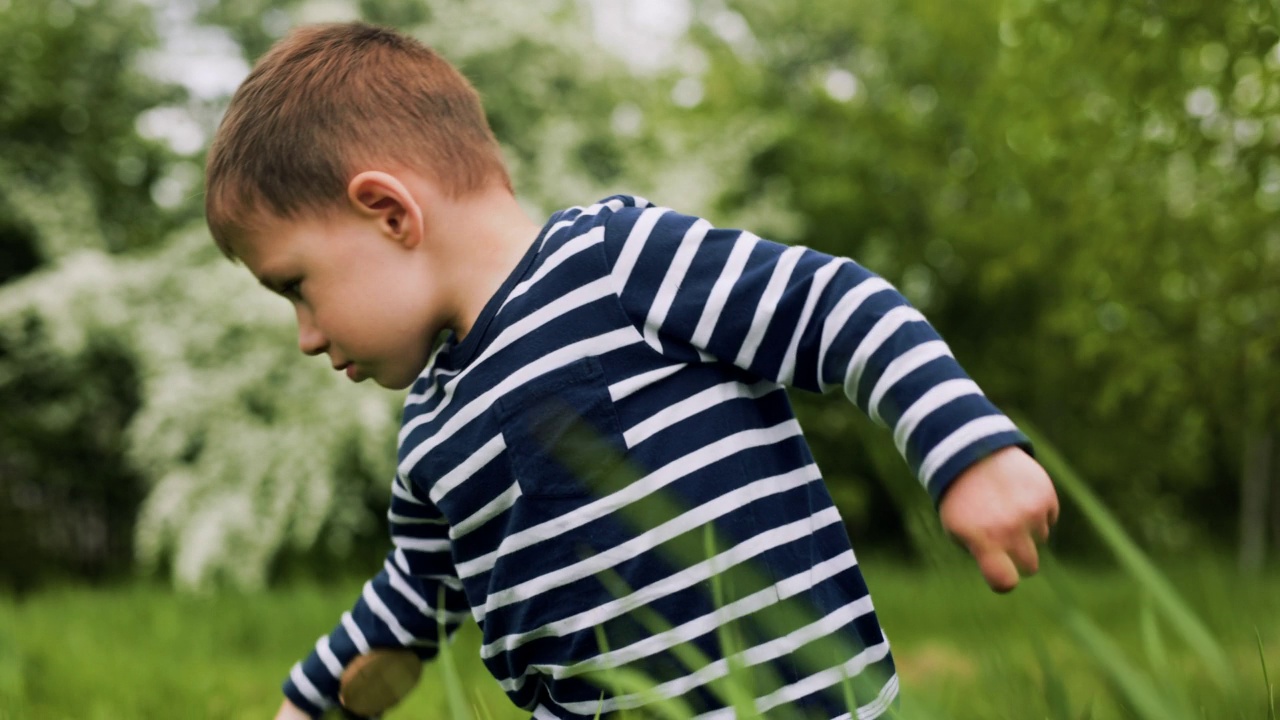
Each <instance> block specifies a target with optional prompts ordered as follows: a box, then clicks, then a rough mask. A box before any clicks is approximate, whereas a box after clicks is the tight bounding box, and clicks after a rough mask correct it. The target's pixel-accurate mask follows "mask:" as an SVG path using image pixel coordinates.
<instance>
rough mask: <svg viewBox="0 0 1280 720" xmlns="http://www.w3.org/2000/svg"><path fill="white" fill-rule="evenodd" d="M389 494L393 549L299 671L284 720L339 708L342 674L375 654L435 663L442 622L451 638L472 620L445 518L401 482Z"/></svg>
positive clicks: (288, 687)
mask: <svg viewBox="0 0 1280 720" xmlns="http://www.w3.org/2000/svg"><path fill="white" fill-rule="evenodd" d="M391 489H392V493H391V506H390V509H389V510H388V512H387V522H388V526H389V528H390V531H391V540H392V544H394V545H395V549H394V550H392V551H391V552H390V553H389V554H388V555H387V559H386V562H384V563H383V567H382V571H381V572H379V573H378V574H377V575H376V576H375V577H374V578H373V579H372V580H370V581H369V582H367V583H365V585H364V589H363V591H362V592H361V595H360V598H359V600H357V602H356V603H355V605H354V606H353V607H352V609H351V611H350V612H346V613H343V615H342V620H341V622H339V623H338V625H337V627H336V628H334V630H333V632H332V633H330V634H329V635H327V636H324V637H322V638H320V639H319V640H318V641H316V645H315V649H314V650H313V651H312V652H311V654H310V655H309V656H308V657H307V658H306V659H305V660H302V661H301V662H299V663H297V664H295V665H294V666H293V669H292V671H291V672H290V673H289V677H288V679H287V680H286V681H285V683H284V688H283V689H284V694H285V698H286V701H285V704H284V705H282V706H281V708H280V710H279V713H278V714H277V716H276V717H277V718H279V719H280V720H285V719H286V718H288V719H293V718H298V717H312V718H314V717H319V716H320V715H321V714H322V713H323V712H324V711H325V710H327V709H329V708H330V707H333V706H334V705H336V704H337V703H338V696H339V692H340V689H341V682H342V677H343V673H344V671H345V670H346V669H347V668H348V667H350V666H351V664H352V662H353V661H354V660H355V659H356V658H358V657H360V656H362V655H367V654H368V653H369V652H370V651H371V650H376V649H379V648H389V649H408V650H411V651H413V652H414V653H415V654H416V655H418V657H420V658H422V659H427V658H429V657H433V656H434V655H435V654H436V651H437V638H438V637H439V631H440V624H442V623H443V624H444V626H445V630H446V632H447V633H452V632H453V631H454V630H455V629H457V627H458V626H459V625H460V624H461V623H462V621H463V619H465V618H466V617H467V616H468V615H469V611H470V608H469V605H468V604H467V601H466V596H465V595H464V594H463V592H462V583H461V582H460V581H459V580H458V577H457V570H456V569H455V568H454V565H453V557H452V553H451V543H450V540H449V534H448V530H449V528H448V524H447V523H446V521H445V519H444V517H443V516H442V515H441V514H440V511H439V510H438V509H437V508H436V507H435V505H434V504H433V503H431V502H429V501H425V500H423V499H421V498H419V497H417V496H416V495H415V494H414V493H413V492H412V491H411V490H410V489H409V487H408V486H407V485H406V484H405V483H404V482H403V481H402V480H401V479H400V478H399V477H397V478H396V479H395V480H394V481H393V482H392V486H391ZM442 589H443V592H441V591H442ZM441 596H443V598H444V605H443V606H440V598H441ZM299 712H301V713H302V714H301V715H299V714H298V713H299Z"/></svg>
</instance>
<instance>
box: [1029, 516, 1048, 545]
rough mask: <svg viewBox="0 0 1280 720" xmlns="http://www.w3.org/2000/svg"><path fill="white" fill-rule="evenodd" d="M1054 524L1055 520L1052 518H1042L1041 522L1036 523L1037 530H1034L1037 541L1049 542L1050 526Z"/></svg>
mask: <svg viewBox="0 0 1280 720" xmlns="http://www.w3.org/2000/svg"><path fill="white" fill-rule="evenodd" d="M1052 525H1053V520H1051V519H1042V520H1040V522H1038V523H1036V525H1035V530H1034V531H1033V532H1034V533H1035V538H1036V542H1038V543H1047V542H1049V528H1050V527H1051V526H1052Z"/></svg>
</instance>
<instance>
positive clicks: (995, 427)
mask: <svg viewBox="0 0 1280 720" xmlns="http://www.w3.org/2000/svg"><path fill="white" fill-rule="evenodd" d="M788 385H789V386H794V387H798V388H803V389H806V390H811V391H817V392H825V391H829V390H834V389H837V388H840V389H843V391H844V393H845V395H847V396H848V398H849V399H850V400H851V401H853V402H854V403H855V404H856V405H858V407H860V408H861V409H862V410H863V411H865V412H866V413H868V414H869V415H870V416H871V417H872V418H873V419H875V420H876V421H878V422H880V423H882V424H884V425H886V426H887V427H889V428H891V429H892V432H893V437H894V440H895V442H896V444H897V447H898V449H899V450H900V451H901V452H902V454H903V456H904V457H905V459H906V461H907V462H908V463H909V465H910V467H911V469H912V470H913V471H914V472H915V474H916V476H917V477H918V478H919V480H920V482H921V483H922V484H923V485H924V487H925V488H926V489H927V490H928V491H929V492H930V493H931V494H932V496H933V497H934V499H935V501H936V500H937V499H939V498H940V497H941V494H942V493H943V491H944V490H945V489H946V487H947V486H948V484H949V483H951V482H952V481H953V480H954V479H955V478H956V477H957V476H958V475H959V474H960V473H961V472H962V471H963V470H964V469H965V468H966V467H968V466H969V465H971V464H972V463H973V462H975V461H976V460H978V459H979V458H981V457H983V456H985V455H987V454H989V453H991V452H993V451H995V450H997V449H999V448H1002V447H1006V446H1009V445H1015V444H1017V445H1025V444H1026V443H1027V441H1026V438H1025V437H1024V436H1023V435H1022V434H1021V433H1019V432H1018V430H1017V429H1016V428H1015V427H1014V425H1013V424H1012V423H1011V422H1010V421H1009V419H1008V418H1006V417H1005V416H1004V415H1003V414H1001V413H1000V412H999V411H998V410H997V409H996V408H995V407H994V406H993V405H992V404H991V403H990V402H989V401H988V400H987V399H986V398H985V397H984V396H983V394H982V392H981V391H980V390H979V388H978V386H977V385H975V384H974V382H973V381H972V380H970V379H969V378H968V377H967V376H966V375H965V373H964V372H963V370H961V368H960V366H959V365H958V364H957V363H956V361H955V359H954V358H953V357H952V355H951V352H950V350H949V349H948V348H947V346H946V344H944V343H943V341H942V340H941V339H940V338H939V337H938V335H937V333H936V332H934V330H933V329H932V328H931V327H930V326H929V325H928V323H927V322H926V321H925V319H924V317H922V316H921V314H920V313H919V312H918V311H916V310H915V309H914V308H912V307H911V306H910V305H909V304H908V303H907V301H906V300H905V298H903V297H902V295H901V294H899V293H898V292H897V291H896V290H894V289H893V287H892V286H890V285H889V283H887V282H885V281H884V280H883V279H881V278H879V277H877V276H875V275H874V274H872V273H870V272H868V271H867V270H865V269H863V268H862V267H860V266H859V265H857V264H856V263H854V262H853V261H851V260H848V259H844V258H833V257H831V256H828V255H824V254H822V253H819V252H815V251H813V250H810V249H807V248H803V247H788V246H784V245H780V244H777V243H773V242H769V241H766V240H762V239H760V238H758V237H756V236H754V235H752V234H750V233H748V232H743V231H738V230H726V229H717V228H714V227H712V226H711V225H710V224H709V223H708V222H706V221H705V220H702V219H699V218H695V217H690V216H687V215H681V214H679V213H676V212H673V211H671V210H668V209H665V208H660V207H655V206H653V205H651V204H650V203H649V202H648V201H646V200H643V199H641V198H636V197H626V196H614V197H611V198H607V199H605V200H603V201H601V202H600V203H598V204H596V205H592V206H590V207H586V208H580V207H575V208H569V209H567V210H562V211H560V212H558V213H556V214H555V215H553V216H552V217H551V219H550V220H549V221H548V223H547V224H546V226H545V227H544V228H543V230H542V233H541V234H540V235H539V237H538V239H537V241H536V242H535V243H534V244H533V246H531V248H530V249H529V251H528V252H527V253H526V255H525V256H524V258H523V259H522V261H521V262H520V264H519V266H518V267H517V268H516V269H515V271H514V272H513V273H512V274H511V276H510V277H509V278H508V279H507V281H506V282H505V283H504V284H503V286H502V287H501V288H500V289H499V291H498V292H497V293H496V294H495V295H494V297H493V298H492V299H490V301H489V302H488V304H487V305H486V306H485V308H484V310H483V311H482V313H481V315H480V317H479V318H477V320H476V322H475V324H474V326H473V328H472V330H471V332H470V333H469V334H468V335H467V336H466V337H465V339H463V340H461V341H457V340H456V339H451V340H449V341H446V342H445V343H444V344H443V345H442V346H441V347H440V349H439V350H437V351H436V353H435V355H434V356H433V357H432V359H431V361H430V362H429V363H428V366H427V368H426V369H425V370H424V371H423V373H422V374H421V376H420V377H419V378H418V379H417V381H416V382H415V383H414V385H413V387H412V389H411V392H410V394H409V396H408V398H407V399H406V401H405V407H404V418H403V425H402V428H401V430H400V437H399V465H398V472H397V474H396V478H395V480H394V482H393V483H392V499H391V507H390V511H389V512H388V515H387V517H388V520H389V523H390V528H391V536H392V541H393V543H394V549H393V550H392V552H391V553H390V554H389V556H388V557H387V560H386V562H385V564H384V566H383V568H382V570H381V572H380V573H379V574H378V575H377V576H376V577H375V578H374V579H373V580H371V581H370V582H368V583H367V584H366V585H365V586H364V591H363V593H362V595H361V597H360V599H359V601H358V602H357V603H356V604H355V606H354V608H353V609H352V610H351V611H350V612H348V613H345V614H344V615H343V616H342V620H341V622H340V623H339V625H338V627H337V628H336V629H335V630H334V631H333V632H332V634H330V635H328V636H327V637H324V638H321V639H320V640H319V641H318V642H317V644H316V648H315V651H314V652H313V653H312V654H311V655H310V656H309V657H308V658H307V659H306V660H305V661H303V662H300V663H298V664H297V665H295V666H294V668H293V671H292V673H291V674H290V677H289V679H288V680H287V681H286V683H285V692H286V694H287V695H288V697H289V698H290V699H291V700H292V701H293V702H294V703H295V704H296V705H298V706H299V707H301V708H303V709H305V710H307V711H308V712H310V713H312V714H319V713H320V712H321V711H322V710H323V709H325V708H327V707H329V706H330V705H332V704H333V703H334V702H335V698H336V697H337V694H338V678H339V676H340V675H341V672H342V669H343V668H344V667H345V666H346V664H347V663H349V662H350V661H351V660H352V659H353V658H354V657H356V656H357V655H358V654H361V653H364V652H367V651H368V650H369V649H370V648H371V647H408V648H412V649H414V650H415V651H416V652H418V654H419V655H420V656H422V657H423V658H427V657H430V656H432V655H434V653H435V651H436V640H437V638H438V637H439V632H440V626H441V625H443V627H444V629H445V630H446V631H447V632H451V631H452V630H453V629H454V628H456V627H457V626H458V625H459V623H461V622H462V621H463V619H465V618H466V617H467V615H468V614H469V615H470V616H472V617H473V618H474V619H475V620H476V622H477V623H478V624H479V627H480V629H481V633H482V637H483V645H482V647H481V649H480V652H481V655H482V656H483V659H484V662H485V665H486V666H487V667H488V669H489V670H490V672H492V673H493V675H494V677H495V678H497V679H498V681H499V682H500V683H501V685H502V687H503V689H504V690H505V691H506V692H507V694H508V696H509V697H510V698H511V700H512V701H513V702H515V703H516V704H517V705H519V706H520V707H523V708H526V709H529V710H530V711H531V712H532V714H533V717H534V718H539V719H546V718H590V717H595V716H596V714H597V712H602V713H603V714H604V715H606V716H607V715H608V713H610V712H613V711H616V710H620V709H627V708H634V707H639V706H641V705H644V704H645V703H646V702H651V701H653V699H654V698H655V697H659V698H675V699H676V701H677V702H680V703H684V704H685V705H686V706H687V708H688V709H689V712H690V713H691V714H693V715H696V716H697V717H706V718H722V717H733V709H732V707H731V706H730V705H731V702H732V698H733V695H732V691H731V690H726V687H727V683H726V682H724V680H725V678H726V677H727V676H730V675H732V676H733V677H734V678H737V679H740V680H741V679H745V682H738V683H737V685H738V686H739V687H746V688H747V689H748V690H749V692H750V694H751V695H752V696H754V700H755V704H756V707H757V708H758V709H759V710H760V711H762V712H764V713H766V714H768V713H770V712H771V711H774V710H775V708H777V709H779V710H781V709H783V708H784V707H786V706H790V707H792V708H797V709H800V710H801V711H802V712H803V713H805V717H823V718H836V717H839V718H852V717H857V718H872V717H877V716H879V715H880V714H882V713H883V712H884V711H885V710H886V709H887V708H888V707H889V706H890V704H891V703H892V701H893V699H894V698H895V696H896V693H897V687H898V684H897V676H896V674H895V673H894V668H893V660H892V657H891V655H890V653H889V646H888V642H887V641H886V639H885V637H884V635H883V633H882V632H881V629H880V626H879V623H878V622H877V620H876V616H875V613H874V610H873V607H872V603H871V599H870V597H869V595H868V593H867V588H866V585H865V584H864V583H863V579H862V575H861V572H860V570H859V567H858V563H857V560H856V559H855V556H854V554H853V550H852V548H851V547H850V544H849V540H848V536H847V533H846V531H845V528H844V525H843V523H842V522H841V520H840V516H839V514H838V513H837V511H836V508H835V507H834V505H833V504H832V501H831V498H830V496H829V495H828V493H827V491H826V488H825V486H824V485H823V483H822V482H821V480H822V478H821V475H820V473H819V471H818V468H817V467H816V466H815V464H814V461H813V457H812V456H811V454H810V451H809V448H808V446H807V445H806V443H805V440H804V437H803V435H802V433H801V429H800V426H799V425H798V423H797V422H796V419H795V417H794V415H793V413H792V411H791V407H790V404H789V402H788V400H787V395H786V390H785V386H788ZM629 671H638V672H640V673H643V674H644V676H646V677H647V678H648V680H647V682H648V683H649V684H650V685H652V689H651V692H650V693H649V694H646V693H644V692H641V691H640V690H638V689H636V688H635V687H633V686H628V685H619V684H617V683H616V682H615V681H614V680H613V679H611V678H617V677H619V676H620V673H626V672H629ZM611 673H613V674H612V675H611Z"/></svg>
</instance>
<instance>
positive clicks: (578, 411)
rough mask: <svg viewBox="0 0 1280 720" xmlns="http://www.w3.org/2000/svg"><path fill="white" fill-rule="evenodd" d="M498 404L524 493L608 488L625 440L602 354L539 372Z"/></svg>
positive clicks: (578, 493) (554, 494)
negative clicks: (606, 378)
mask: <svg viewBox="0 0 1280 720" xmlns="http://www.w3.org/2000/svg"><path fill="white" fill-rule="evenodd" d="M496 409H497V411H498V420H499V422H500V423H501V425H502V436H503V441H504V442H505V443H506V445H507V456H508V458H510V463H511V470H512V472H513V473H514V474H515V476H516V481H517V482H519V483H520V493H521V494H522V495H523V496H525V497H527V498H581V497H586V496H589V495H603V494H606V486H607V485H608V483H609V482H610V480H611V479H612V478H611V475H612V474H615V473H613V472H612V469H616V468H617V467H618V462H619V461H620V460H621V459H622V456H623V453H624V452H625V447H626V446H625V444H624V442H623V439H622V430H621V428H620V425H619V423H618V415H617V413H616V412H615V411H614V407H613V400H612V399H611V398H610V397H609V386H608V383H607V382H606V380H605V376H604V370H603V368H601V366H600V361H599V360H597V359H596V358H583V359H582V360H577V361H575V362H573V363H570V364H569V365H566V366H564V367H561V368H557V369H555V370H552V371H551V372H548V373H545V374H543V375H540V376H538V377H536V378H534V379H533V380H530V381H529V382H527V383H525V384H524V385H523V386H521V387H520V389H518V390H516V391H514V392H512V393H508V394H507V395H505V396H504V397H502V398H500V399H499V400H498V402H497V408H496Z"/></svg>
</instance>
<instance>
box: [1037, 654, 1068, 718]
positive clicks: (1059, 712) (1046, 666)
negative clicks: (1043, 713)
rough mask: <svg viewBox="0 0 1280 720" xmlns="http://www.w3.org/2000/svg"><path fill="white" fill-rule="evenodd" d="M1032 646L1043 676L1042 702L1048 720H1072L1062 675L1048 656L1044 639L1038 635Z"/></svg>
mask: <svg viewBox="0 0 1280 720" xmlns="http://www.w3.org/2000/svg"><path fill="white" fill-rule="evenodd" d="M1033 645H1034V647H1035V652H1036V659H1037V660H1039V662H1040V672H1041V674H1042V675H1044V700H1045V706H1046V709H1047V710H1048V711H1049V718H1050V720H1074V718H1073V717H1072V715H1071V700H1070V698H1069V697H1068V695H1067V688H1066V686H1065V685H1063V683H1062V674H1061V673H1060V672H1058V668H1057V667H1055V665H1054V662H1053V658H1052V657H1050V655H1049V648H1048V647H1046V646H1045V644H1044V639H1043V638H1041V637H1040V636H1038V635H1037V636H1036V637H1035V642H1034V643H1033Z"/></svg>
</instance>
